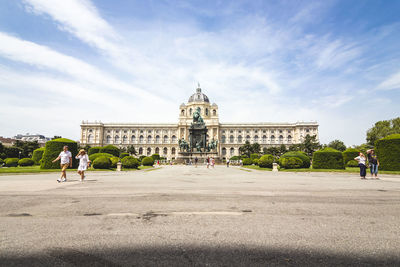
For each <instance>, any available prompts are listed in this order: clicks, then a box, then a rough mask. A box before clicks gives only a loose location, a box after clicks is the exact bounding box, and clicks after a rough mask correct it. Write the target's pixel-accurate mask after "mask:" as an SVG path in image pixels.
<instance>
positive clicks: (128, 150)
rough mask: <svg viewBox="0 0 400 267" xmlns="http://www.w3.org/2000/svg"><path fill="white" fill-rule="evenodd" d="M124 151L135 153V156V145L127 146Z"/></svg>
mask: <svg viewBox="0 0 400 267" xmlns="http://www.w3.org/2000/svg"><path fill="white" fill-rule="evenodd" d="M126 152H128V153H130V154H132V155H135V156H136V154H137V151H136V149H135V147H134V146H133V145H130V146H128V148H127V150H126Z"/></svg>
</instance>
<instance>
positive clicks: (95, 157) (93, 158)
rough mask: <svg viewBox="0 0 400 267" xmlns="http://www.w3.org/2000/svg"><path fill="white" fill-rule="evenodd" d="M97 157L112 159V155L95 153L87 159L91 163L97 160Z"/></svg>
mask: <svg viewBox="0 0 400 267" xmlns="http://www.w3.org/2000/svg"><path fill="white" fill-rule="evenodd" d="M98 157H106V158H112V157H114V155H112V154H108V153H95V154H92V155H90V156H89V159H90V160H91V161H94V160H95V159H97V158H98Z"/></svg>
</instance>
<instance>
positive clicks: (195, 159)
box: [194, 157, 199, 168]
mask: <svg viewBox="0 0 400 267" xmlns="http://www.w3.org/2000/svg"><path fill="white" fill-rule="evenodd" d="M198 161H199V159H198V158H197V157H195V158H194V166H195V167H196V168H197V162H198Z"/></svg>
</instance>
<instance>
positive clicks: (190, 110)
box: [189, 108, 193, 116]
mask: <svg viewBox="0 0 400 267" xmlns="http://www.w3.org/2000/svg"><path fill="white" fill-rule="evenodd" d="M192 111H193V110H192V108H190V109H189V115H190V116H192Z"/></svg>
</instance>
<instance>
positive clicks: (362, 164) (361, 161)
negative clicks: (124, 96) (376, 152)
mask: <svg viewBox="0 0 400 267" xmlns="http://www.w3.org/2000/svg"><path fill="white" fill-rule="evenodd" d="M354 160H357V161H358V167H360V176H361V179H365V176H366V175H367V166H366V165H365V164H366V161H367V159H366V158H365V156H364V154H363V153H361V152H360V154H359V155H358V157H356V158H354Z"/></svg>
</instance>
